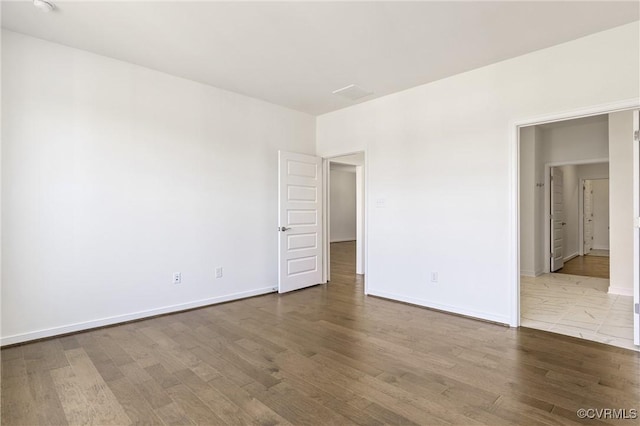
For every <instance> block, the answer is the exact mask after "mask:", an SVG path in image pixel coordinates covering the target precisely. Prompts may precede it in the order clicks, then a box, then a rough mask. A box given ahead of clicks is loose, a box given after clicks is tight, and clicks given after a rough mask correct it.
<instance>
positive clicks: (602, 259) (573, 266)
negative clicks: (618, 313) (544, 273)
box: [549, 162, 610, 279]
mask: <svg viewBox="0 0 640 426" xmlns="http://www.w3.org/2000/svg"><path fill="white" fill-rule="evenodd" d="M550 179H551V182H550V184H551V189H550V191H549V192H550V196H551V199H550V203H549V218H550V227H549V229H550V233H551V235H550V238H549V244H550V246H549V250H550V252H551V253H554V257H552V258H551V264H550V271H549V272H555V273H559V274H568V275H579V276H584V277H594V278H604V279H609V278H610V276H609V270H610V267H609V204H610V200H609V163H608V162H601V163H586V164H585V163H582V162H580V163H577V164H566V165H563V166H555V167H550Z"/></svg>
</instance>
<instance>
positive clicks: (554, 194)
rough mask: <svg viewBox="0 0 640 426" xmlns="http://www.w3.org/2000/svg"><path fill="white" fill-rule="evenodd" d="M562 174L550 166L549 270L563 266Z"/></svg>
mask: <svg viewBox="0 0 640 426" xmlns="http://www.w3.org/2000/svg"><path fill="white" fill-rule="evenodd" d="M563 183H564V182H563V174H562V170H560V169H558V168H557V167H553V168H551V272H554V271H557V270H558V269H560V268H562V267H563V266H564V203H563V199H562V194H563Z"/></svg>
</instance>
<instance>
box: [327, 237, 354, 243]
mask: <svg viewBox="0 0 640 426" xmlns="http://www.w3.org/2000/svg"><path fill="white" fill-rule="evenodd" d="M355 240H356V237H353V238H336V239H332V240H331V241H329V242H331V243H346V242H348V241H355Z"/></svg>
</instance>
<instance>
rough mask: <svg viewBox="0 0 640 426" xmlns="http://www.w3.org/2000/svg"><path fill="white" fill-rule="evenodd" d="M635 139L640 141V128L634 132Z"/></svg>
mask: <svg viewBox="0 0 640 426" xmlns="http://www.w3.org/2000/svg"><path fill="white" fill-rule="evenodd" d="M633 140H634V141H640V130H636V131H635V132H633Z"/></svg>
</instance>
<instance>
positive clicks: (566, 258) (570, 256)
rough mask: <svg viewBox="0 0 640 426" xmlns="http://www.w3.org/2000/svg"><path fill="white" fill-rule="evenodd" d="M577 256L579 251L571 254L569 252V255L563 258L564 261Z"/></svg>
mask: <svg viewBox="0 0 640 426" xmlns="http://www.w3.org/2000/svg"><path fill="white" fill-rule="evenodd" d="M578 256H580V254H579V253H573V254H570V255H569V256H567V257H565V258H564V261H565V262H568V261H570V260H571V259H573V258H575V257H578Z"/></svg>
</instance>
